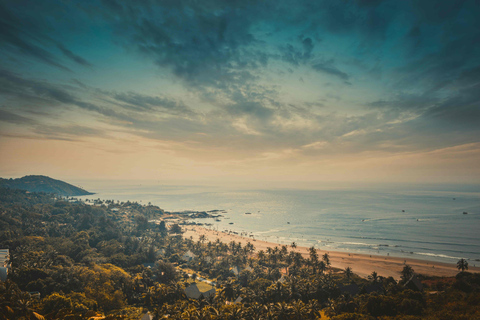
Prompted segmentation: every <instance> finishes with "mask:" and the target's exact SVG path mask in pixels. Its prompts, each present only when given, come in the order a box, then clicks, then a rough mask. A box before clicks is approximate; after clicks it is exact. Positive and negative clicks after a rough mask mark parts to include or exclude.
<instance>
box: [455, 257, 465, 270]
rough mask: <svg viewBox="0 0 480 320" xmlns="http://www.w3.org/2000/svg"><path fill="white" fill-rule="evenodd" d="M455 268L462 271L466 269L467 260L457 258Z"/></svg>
mask: <svg viewBox="0 0 480 320" xmlns="http://www.w3.org/2000/svg"><path fill="white" fill-rule="evenodd" d="M457 269H458V270H461V271H462V272H464V271H465V270H468V262H467V260H465V259H463V258H462V259H460V260H458V262H457Z"/></svg>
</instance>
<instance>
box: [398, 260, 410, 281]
mask: <svg viewBox="0 0 480 320" xmlns="http://www.w3.org/2000/svg"><path fill="white" fill-rule="evenodd" d="M400 273H401V276H400V278H402V280H403V281H404V282H406V281H408V280H409V279H410V278H411V277H412V276H413V268H412V267H410V266H409V265H408V264H406V265H405V266H404V267H403V270H402V272H400Z"/></svg>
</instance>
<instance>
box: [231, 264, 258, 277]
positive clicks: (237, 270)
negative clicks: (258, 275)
mask: <svg viewBox="0 0 480 320" xmlns="http://www.w3.org/2000/svg"><path fill="white" fill-rule="evenodd" d="M243 270H247V271H250V272H253V269H252V268H250V267H249V266H247V267H246V268H243V269H242V268H240V267H239V266H233V267H231V268H230V271H231V272H232V273H233V274H234V275H235V276H236V277H238V276H239V275H240V273H241V272H242V271H243Z"/></svg>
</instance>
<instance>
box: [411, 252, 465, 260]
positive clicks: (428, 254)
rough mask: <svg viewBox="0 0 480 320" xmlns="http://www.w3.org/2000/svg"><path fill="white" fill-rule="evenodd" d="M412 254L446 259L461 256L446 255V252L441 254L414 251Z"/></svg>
mask: <svg viewBox="0 0 480 320" xmlns="http://www.w3.org/2000/svg"><path fill="white" fill-rule="evenodd" d="M414 254H418V255H421V256H428V257H437V258H446V259H456V260H460V259H462V258H461V257H452V256H447V255H446V254H441V253H429V252H414Z"/></svg>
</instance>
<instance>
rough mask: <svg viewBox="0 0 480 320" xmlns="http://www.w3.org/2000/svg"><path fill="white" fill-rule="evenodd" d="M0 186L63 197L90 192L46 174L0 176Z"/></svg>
mask: <svg viewBox="0 0 480 320" xmlns="http://www.w3.org/2000/svg"><path fill="white" fill-rule="evenodd" d="M0 187H3V188H11V189H21V190H26V191H30V192H45V193H53V194H56V195H60V196H64V197H72V196H87V195H91V194H93V193H90V192H88V191H86V190H84V189H82V188H79V187H75V186H73V185H71V184H69V183H66V182H63V181H60V180H55V179H52V178H50V177H47V176H25V177H23V178H18V179H2V178H0Z"/></svg>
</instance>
